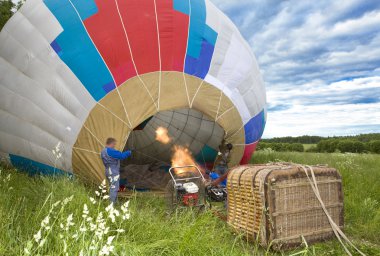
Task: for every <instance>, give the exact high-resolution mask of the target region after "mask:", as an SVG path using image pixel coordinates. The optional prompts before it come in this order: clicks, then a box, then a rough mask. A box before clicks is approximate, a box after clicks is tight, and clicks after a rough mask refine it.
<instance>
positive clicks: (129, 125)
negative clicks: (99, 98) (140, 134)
mask: <svg viewBox="0 0 380 256" xmlns="http://www.w3.org/2000/svg"><path fill="white" fill-rule="evenodd" d="M97 104H98V105H99V106H101V107H102V108H104V109H105V110H107V111H108V112H110V113H111V114H112V115H113V116H114V117H116V118H117V119H119V120H120V121H121V122H123V123H124V124H125V125H126V126H127V127H128V128H129V129H132V127H131V124H127V123H126V122H125V121H124V120H123V119H121V118H120V117H118V116H117V115H116V114H115V113H114V112H112V111H111V110H109V109H108V108H107V107H106V106H104V105H103V104H101V103H100V102H97ZM128 121H129V119H128ZM129 123H130V122H129Z"/></svg>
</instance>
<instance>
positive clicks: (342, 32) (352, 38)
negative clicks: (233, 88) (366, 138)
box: [212, 0, 380, 137]
mask: <svg viewBox="0 0 380 256" xmlns="http://www.w3.org/2000/svg"><path fill="white" fill-rule="evenodd" d="M212 1H213V2H214V3H215V4H216V5H217V6H218V7H219V8H220V9H221V10H223V11H224V12H225V13H226V14H227V15H228V16H229V17H230V18H231V19H232V20H233V22H234V23H235V24H236V25H237V26H238V28H239V29H240V31H241V32H242V34H243V36H244V37H245V38H246V39H247V41H248V42H249V44H250V45H251V47H252V50H253V52H254V53H255V55H256V58H257V59H258V62H259V64H260V68H261V72H262V75H263V77H264V81H265V85H266V88H267V96H268V122H267V127H266V130H265V132H264V137H279V136H298V135H305V134H307V135H322V136H331V135H353V134H360V133H370V132H380V1H379V0H365V1H363V0H344V1H338V0H336V1H331V0H318V1H311V0H302V1H300V0H291V1H282V0H212Z"/></svg>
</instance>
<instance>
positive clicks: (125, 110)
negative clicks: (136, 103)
mask: <svg viewBox="0 0 380 256" xmlns="http://www.w3.org/2000/svg"><path fill="white" fill-rule="evenodd" d="M69 2H70V4H71V6H72V7H73V8H74V10H75V12H76V14H77V15H78V18H79V20H80V21H81V23H82V26H83V28H84V30H85V31H86V33H87V36H88V38H89V39H90V40H91V42H92V44H93V45H94V47H95V49H96V51H97V52H98V54H99V56H100V58H101V59H102V61H103V63H104V65H105V66H106V67H107V69H108V72H109V73H110V75H111V77H112V80H113V82H114V84H115V89H116V91H117V94H118V95H119V98H120V101H121V104H122V105H123V108H124V112H125V116H126V118H127V120H128V122H129V123H130V124H131V121H130V120H129V115H128V112H127V109H126V108H125V105H124V101H123V99H122V97H121V94H120V92H119V89H118V87H117V85H116V81H115V78H114V77H113V75H112V72H111V70H110V69H109V67H108V65H107V63H106V61H105V60H104V58H103V56H102V54H101V53H100V51H99V49H98V48H97V47H96V45H95V43H94V41H93V40H92V38H91V36H90V33H88V31H87V28H86V26H85V25H84V23H83V19H82V17H81V16H80V14H79V12H78V10H77V8H76V7H75V5H74V4H73V3H72V2H71V0H69ZM131 126H132V125H131Z"/></svg>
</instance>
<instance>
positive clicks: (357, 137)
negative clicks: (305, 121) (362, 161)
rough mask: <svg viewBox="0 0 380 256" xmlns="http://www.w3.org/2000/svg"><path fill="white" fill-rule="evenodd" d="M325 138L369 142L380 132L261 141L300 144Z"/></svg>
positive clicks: (377, 138)
mask: <svg viewBox="0 0 380 256" xmlns="http://www.w3.org/2000/svg"><path fill="white" fill-rule="evenodd" d="M327 139H349V140H357V141H361V142H369V141H372V140H380V133H369V134H360V135H355V136H333V137H321V136H309V135H304V136H299V137H290V136H288V137H281V138H272V139H262V140H261V141H262V142H267V143H301V144H318V143H319V142H320V141H322V140H327Z"/></svg>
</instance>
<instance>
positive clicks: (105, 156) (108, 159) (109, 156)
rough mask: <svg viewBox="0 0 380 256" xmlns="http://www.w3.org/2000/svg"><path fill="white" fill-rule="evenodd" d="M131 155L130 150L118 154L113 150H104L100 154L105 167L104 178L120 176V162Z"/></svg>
mask: <svg viewBox="0 0 380 256" xmlns="http://www.w3.org/2000/svg"><path fill="white" fill-rule="evenodd" d="M131 155H132V152H131V151H130V150H128V151H125V152H120V151H118V150H116V149H113V148H107V147H106V148H104V149H103V150H102V152H101V153H100V156H101V157H102V161H103V164H104V167H105V171H106V176H117V175H119V174H120V160H124V159H126V158H128V157H130V156H131Z"/></svg>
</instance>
